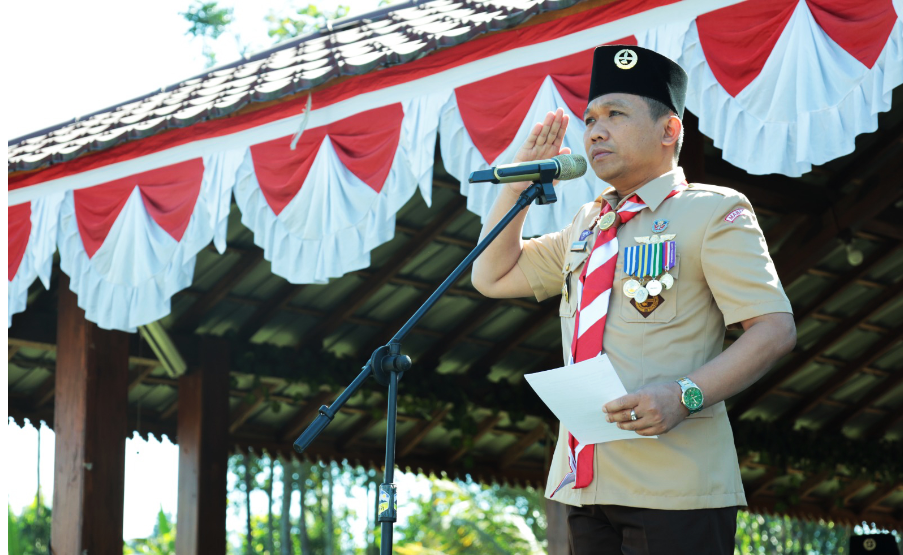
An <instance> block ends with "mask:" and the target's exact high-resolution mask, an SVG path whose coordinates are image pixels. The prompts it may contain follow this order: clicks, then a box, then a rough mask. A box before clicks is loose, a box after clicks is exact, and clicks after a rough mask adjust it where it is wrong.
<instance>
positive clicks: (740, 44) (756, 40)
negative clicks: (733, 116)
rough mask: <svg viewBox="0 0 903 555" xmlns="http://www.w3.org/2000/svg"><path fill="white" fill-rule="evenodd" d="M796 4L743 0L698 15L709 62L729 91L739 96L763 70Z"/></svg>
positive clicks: (784, 0)
mask: <svg viewBox="0 0 903 555" xmlns="http://www.w3.org/2000/svg"><path fill="white" fill-rule="evenodd" d="M796 5H797V0H772V1H770V2H741V3H739V4H735V5H733V6H728V7H727V8H722V9H720V10H715V11H713V12H709V13H706V14H703V15H700V16H699V17H697V18H696V29H697V30H698V31H699V42H700V44H701V45H702V50H703V52H704V53H705V59H706V62H707V63H708V64H709V68H710V69H711V70H712V73H713V74H714V75H715V78H716V79H717V80H718V82H719V83H720V84H721V86H722V87H724V90H726V91H727V92H728V94H730V95H731V96H734V97H736V96H737V95H738V94H740V92H741V91H742V90H743V89H744V88H746V86H747V85H749V84H750V83H751V82H752V80H753V79H755V78H756V76H758V75H759V73H761V71H762V67H764V66H765V62H766V60H768V56H769V55H770V54H771V51H772V49H774V45H775V43H777V42H778V39H779V38H780V36H781V33H782V32H783V31H784V27H786V26H787V22H788V21H790V16H791V15H793V10H794V9H795V8H796Z"/></svg>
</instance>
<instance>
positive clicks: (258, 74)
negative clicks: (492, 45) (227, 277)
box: [7, 0, 577, 172]
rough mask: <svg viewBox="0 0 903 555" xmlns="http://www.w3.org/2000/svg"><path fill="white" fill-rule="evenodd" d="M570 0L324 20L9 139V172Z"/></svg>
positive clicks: (492, 0) (274, 95)
mask: <svg viewBox="0 0 903 555" xmlns="http://www.w3.org/2000/svg"><path fill="white" fill-rule="evenodd" d="M576 1H577V0H487V1H474V0H436V1H433V2H418V1H414V2H408V3H405V4H401V5H399V6H397V7H390V8H385V9H382V10H378V11H375V12H370V13H368V14H364V15H361V16H356V17H349V18H344V19H340V20H336V21H334V22H329V23H328V25H327V28H326V29H322V30H320V31H317V32H315V33H312V34H309V35H306V36H304V37H299V38H297V39H293V40H290V41H286V42H284V43H282V44H279V45H277V46H275V47H273V48H271V49H269V50H266V51H263V52H260V53H258V54H255V55H253V56H251V57H250V58H248V59H243V60H239V61H237V62H234V63H231V64H228V65H225V66H221V67H218V68H214V69H212V70H211V71H209V72H207V73H204V74H202V75H200V76H197V77H195V78H192V79H188V80H186V81H182V82H181V83H178V84H176V85H172V86H169V87H166V88H164V89H162V90H160V91H159V92H154V93H151V94H149V95H147V96H144V97H141V98H137V99H134V100H131V101H128V102H125V103H123V104H120V105H118V106H113V107H111V108H106V109H104V110H101V111H99V112H96V113H94V114H89V115H87V116H83V117H80V118H76V119H75V120H73V121H70V122H66V123H63V124H60V125H57V126H54V127H51V128H48V129H44V130H41V131H39V132H36V133H33V134H31V135H26V136H25V137H21V138H18V139H14V140H12V141H10V143H9V149H8V167H7V170H8V172H16V171H24V170H34V169H39V168H43V167H46V166H49V165H51V164H56V163H60V162H66V161H69V160H73V159H75V158H77V157H78V156H81V155H82V154H85V153H88V152H96V151H100V150H105V149H108V148H111V147H114V146H116V145H119V144H122V143H125V142H128V141H133V140H137V139H143V138H145V137H149V136H151V135H154V134H156V133H160V132H161V131H164V130H167V129H174V128H179V127H186V126H189V125H192V124H195V123H198V122H201V121H207V120H213V119H217V118H222V117H224V116H227V115H229V114H231V113H233V112H236V111H237V110H240V109H241V108H243V107H244V106H246V105H248V104H250V103H253V102H267V101H272V100H276V99H279V98H282V97H285V96H288V95H292V94H296V93H299V92H302V91H304V90H308V89H311V88H313V87H316V86H318V85H322V84H324V83H326V82H327V81H329V80H331V79H335V78H337V77H341V76H349V75H360V74H363V73H367V72H369V71H373V70H374V69H379V68H384V67H389V66H394V65H398V64H403V63H406V62H409V61H412V60H414V59H417V58H420V57H423V56H425V55H427V54H429V53H430V52H433V51H435V50H438V49H441V48H446V47H449V46H455V45H457V44H460V43H462V42H465V41H468V40H470V39H473V38H475V37H477V36H479V35H482V34H484V33H488V32H490V31H500V30H503V29H508V28H511V27H513V26H516V25H518V24H520V23H523V22H524V21H526V20H527V19H529V18H530V17H532V16H534V15H537V14H539V13H542V12H546V11H552V10H557V9H562V8H565V7H568V6H571V5H573V4H575V3H576Z"/></svg>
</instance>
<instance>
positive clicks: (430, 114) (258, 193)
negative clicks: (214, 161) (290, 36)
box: [235, 97, 439, 283]
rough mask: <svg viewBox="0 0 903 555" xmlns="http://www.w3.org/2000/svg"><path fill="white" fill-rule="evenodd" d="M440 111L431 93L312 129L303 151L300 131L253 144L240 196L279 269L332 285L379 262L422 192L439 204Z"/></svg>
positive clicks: (246, 218)
mask: <svg viewBox="0 0 903 555" xmlns="http://www.w3.org/2000/svg"><path fill="white" fill-rule="evenodd" d="M438 109H439V103H438V101H437V100H436V99H434V98H430V97H425V98H422V99H417V100H414V101H408V102H404V103H396V104H390V105H388V106H386V107H384V108H378V109H375V110H369V111H367V112H363V113H360V114H355V115H353V116H350V117H348V118H346V119H343V120H339V121H337V122H334V123H331V124H329V125H324V126H321V127H316V128H313V129H307V130H305V131H304V132H303V133H302V135H301V138H300V140H299V142H298V144H297V147H296V149H295V150H291V148H290V145H291V141H292V137H291V136H285V137H281V138H278V139H274V140H270V141H267V142H264V143H259V144H256V145H253V146H251V147H250V149H248V151H247V154H246V155H245V158H244V160H243V162H242V165H241V168H240V170H239V173H238V178H237V185H236V187H235V199H236V202H237V203H238V207H239V209H240V210H241V213H242V223H243V224H244V225H245V226H247V227H248V228H249V229H250V230H251V231H253V232H254V242H255V243H256V244H257V245H258V246H260V247H261V248H263V252H264V258H266V259H267V260H269V261H270V262H271V264H272V271H273V273H275V274H276V275H279V276H282V277H284V278H285V279H286V280H288V281H289V282H291V283H326V282H327V281H328V280H329V278H334V277H340V276H342V275H344V274H346V273H348V272H352V271H355V270H360V269H362V268H366V267H368V266H370V251H372V250H373V249H374V248H376V247H378V246H379V245H381V244H383V243H385V242H386V241H388V240H390V239H392V237H394V234H395V213H396V212H397V211H398V210H399V209H400V208H401V207H402V206H403V205H404V204H405V203H406V202H407V201H408V199H410V198H411V196H412V195H413V194H414V192H415V191H416V190H417V189H418V188H419V189H420V191H421V195H422V196H423V198H424V200H425V201H426V202H427V204H429V203H430V200H431V191H432V174H433V154H434V152H433V151H434V146H433V145H435V142H436V126H435V123H434V122H436V120H437V119H438V118H437V116H436V114H437V113H438ZM431 122H432V123H433V124H432V125H431Z"/></svg>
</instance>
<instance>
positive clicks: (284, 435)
mask: <svg viewBox="0 0 903 555" xmlns="http://www.w3.org/2000/svg"><path fill="white" fill-rule="evenodd" d="M334 396H337V395H335V394H334V393H332V392H331V391H319V392H317V393H315V394H314V396H313V397H311V398H310V399H308V400H307V401H305V405H304V406H303V407H302V408H301V410H299V411H298V412H297V413H295V415H294V416H292V417H291V418H290V419H289V421H288V423H287V424H285V425H284V426H283V427H282V429H281V430H279V433H278V434H276V437H277V438H279V441H282V442H289V441H290V442H294V441H295V440H296V439H298V436H300V435H301V432H303V431H304V429H305V428H307V425H308V424H310V422H311V419H312V418H313V416H314V415H315V414H317V411H318V410H320V407H321V406H322V405H323V403H325V402H326V401H328V400H329V399H331V398H333V397H334Z"/></svg>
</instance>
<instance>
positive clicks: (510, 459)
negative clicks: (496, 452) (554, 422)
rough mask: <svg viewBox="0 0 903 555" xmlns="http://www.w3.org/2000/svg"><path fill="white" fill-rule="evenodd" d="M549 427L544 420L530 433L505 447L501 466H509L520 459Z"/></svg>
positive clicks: (500, 461)
mask: <svg viewBox="0 0 903 555" xmlns="http://www.w3.org/2000/svg"><path fill="white" fill-rule="evenodd" d="M547 428H548V427H547V426H546V423H545V422H542V423H540V424H539V425H538V426H536V427H535V428H533V429H532V430H531V431H530V433H528V434H527V435H525V436H523V437H522V438H520V439H519V440H517V441H516V442H514V444H513V445H511V446H510V447H508V448H507V449H505V452H504V453H502V458H501V459H500V460H499V467H500V468H508V467H509V466H511V465H512V464H514V463H515V461H517V459H519V458H520V456H521V455H523V454H524V451H526V450H527V449H529V448H530V447H533V445H534V444H535V443H536V442H537V441H539V439H540V438H542V436H544V435H545V434H546V429H547Z"/></svg>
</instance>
